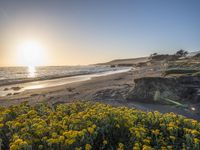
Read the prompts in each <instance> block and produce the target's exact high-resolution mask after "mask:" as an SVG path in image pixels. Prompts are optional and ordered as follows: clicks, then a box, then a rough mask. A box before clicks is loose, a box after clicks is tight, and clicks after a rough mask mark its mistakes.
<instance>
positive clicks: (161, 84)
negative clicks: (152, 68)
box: [127, 76, 200, 103]
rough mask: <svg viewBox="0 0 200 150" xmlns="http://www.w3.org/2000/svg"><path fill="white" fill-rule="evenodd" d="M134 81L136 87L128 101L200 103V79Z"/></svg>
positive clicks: (189, 77)
mask: <svg viewBox="0 0 200 150" xmlns="http://www.w3.org/2000/svg"><path fill="white" fill-rule="evenodd" d="M134 81H135V87H134V89H133V90H131V91H130V92H129V94H128V96H127V100H138V101H143V102H155V101H159V102H161V103H162V102H163V101H160V100H162V99H163V98H164V99H165V98H167V99H171V100H175V101H193V102H198V101H200V96H199V92H198V89H199V88H200V77H192V76H188V77H186V76H181V77H177V78H164V77H145V78H139V79H135V80H134Z"/></svg>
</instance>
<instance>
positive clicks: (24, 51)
mask: <svg viewBox="0 0 200 150" xmlns="http://www.w3.org/2000/svg"><path fill="white" fill-rule="evenodd" d="M18 59H19V62H20V63H21V64H22V65H23V66H28V67H29V68H31V67H35V66H39V65H42V64H43V63H44V48H43V46H42V45H41V44H40V43H39V42H38V41H34V40H28V41H23V42H22V43H20V44H19V46H18Z"/></svg>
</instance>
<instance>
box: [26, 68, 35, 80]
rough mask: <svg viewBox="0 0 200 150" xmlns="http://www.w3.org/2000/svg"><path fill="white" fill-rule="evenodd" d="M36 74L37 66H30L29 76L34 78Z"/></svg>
mask: <svg viewBox="0 0 200 150" xmlns="http://www.w3.org/2000/svg"><path fill="white" fill-rule="evenodd" d="M35 76H36V69H35V66H28V77H29V78H34V77H35Z"/></svg>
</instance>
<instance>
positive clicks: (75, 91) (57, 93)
mask: <svg viewBox="0 0 200 150" xmlns="http://www.w3.org/2000/svg"><path fill="white" fill-rule="evenodd" d="M144 70H145V72H144ZM146 76H148V77H149V76H153V77H155V76H161V73H160V71H159V70H157V71H155V69H152V67H151V69H150V68H149V69H148V68H140V69H136V70H130V71H126V72H122V73H120V72H118V73H114V74H113V73H110V74H109V73H108V74H105V75H101V76H100V75H99V76H93V77H91V78H90V79H86V78H83V80H82V81H81V80H80V81H77V82H73V83H66V84H61V85H57V86H53V87H45V88H39V89H37V88H36V89H29V90H26V91H22V92H21V93H19V94H15V95H11V96H6V97H0V105H1V106H10V105H17V104H19V103H21V102H25V101H28V102H29V103H30V104H33V105H34V104H36V103H38V102H47V103H49V104H54V103H68V102H72V101H74V100H93V101H99V102H104V103H108V104H111V105H116V106H127V107H130V108H138V109H140V110H143V111H156V110H157V111H160V112H162V113H168V112H175V113H177V114H181V115H184V116H187V117H190V118H194V119H197V120H200V117H199V116H198V115H196V114H194V113H192V112H189V111H187V110H184V109H182V108H176V107H174V106H170V105H162V104H151V103H149V104H145V103H140V102H138V101H131V102H130V101H127V100H126V96H127V94H128V93H129V92H130V90H131V89H132V88H134V79H136V78H141V77H146ZM60 80H62V79H60ZM63 80H64V81H65V80H66V79H63Z"/></svg>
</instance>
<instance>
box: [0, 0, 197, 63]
mask: <svg viewBox="0 0 200 150" xmlns="http://www.w3.org/2000/svg"><path fill="white" fill-rule="evenodd" d="M178 49H185V50H189V51H197V50H200V0H129V1H128V0H100V1H95V0H90V1H89V0H0V66H19V65H85V64H92V63H98V62H105V61H109V60H112V59H119V58H133V57H140V56H148V55H150V54H151V53H153V52H158V53H174V52H175V51H176V50H178Z"/></svg>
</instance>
